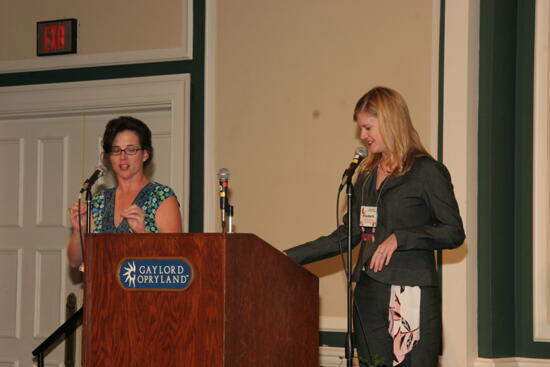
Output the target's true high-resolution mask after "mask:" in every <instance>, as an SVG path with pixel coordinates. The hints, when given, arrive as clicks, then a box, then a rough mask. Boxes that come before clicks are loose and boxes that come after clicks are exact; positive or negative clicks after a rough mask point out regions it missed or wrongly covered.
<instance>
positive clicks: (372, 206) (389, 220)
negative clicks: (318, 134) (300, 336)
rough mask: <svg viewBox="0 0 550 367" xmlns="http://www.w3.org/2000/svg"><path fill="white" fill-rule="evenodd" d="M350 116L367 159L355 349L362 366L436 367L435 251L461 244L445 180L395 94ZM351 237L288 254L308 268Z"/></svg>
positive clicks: (356, 215)
mask: <svg viewBox="0 0 550 367" xmlns="http://www.w3.org/2000/svg"><path fill="white" fill-rule="evenodd" d="M353 117H354V120H355V121H356V122H357V126H358V128H359V131H360V133H359V136H360V139H361V141H362V142H363V144H365V145H366V146H367V147H368V150H369V155H368V157H367V158H366V159H365V160H364V161H363V162H361V165H360V166H359V168H358V170H359V172H360V174H359V176H358V178H357V181H356V183H355V185H354V192H355V202H354V203H353V204H352V208H351V209H350V210H351V216H352V223H351V227H352V243H353V244H354V245H357V244H360V245H361V249H360V252H359V256H358V260H357V264H356V266H355V270H354V273H353V279H354V281H356V282H357V286H356V288H355V304H356V306H357V308H356V309H358V312H356V315H355V317H354V325H355V335H354V336H355V338H354V339H355V344H356V346H357V348H358V350H359V356H360V357H361V358H362V359H363V360H367V361H368V360H369V357H370V356H374V355H377V356H380V357H382V358H383V360H384V363H385V366H387V367H389V366H392V365H393V366H398V365H399V366H412V367H436V366H437V364H438V354H439V350H440V345H441V297H440V293H439V288H438V276H437V272H436V264H435V258H434V250H436V249H452V248H456V247H458V246H460V245H461V244H462V242H463V241H464V238H465V235H464V229H463V225H462V219H461V218H460V214H459V210H458V204H457V202H456V199H455V196H454V192H453V185H452V183H451V177H450V175H449V172H448V171H447V168H446V167H445V166H444V165H443V164H442V163H440V162H437V161H436V160H434V159H433V158H432V157H431V156H430V154H429V153H428V152H427V151H426V149H425V148H424V147H423V146H422V143H421V142H420V138H419V136H418V133H417V132H416V130H415V129H414V127H413V125H412V122H411V119H410V115H409V110H408V108H407V105H406V103H405V100H404V99H403V97H401V95H400V94H399V93H397V92H396V91H394V90H392V89H389V88H385V87H377V88H374V89H372V90H370V91H369V92H368V93H366V94H365V95H364V96H363V97H361V98H360V99H359V101H358V102H357V104H356V107H355V111H354V116H353ZM346 217H347V216H345V217H344V218H346ZM347 237H348V234H347V223H345V225H342V226H340V227H339V228H338V229H336V231H334V232H333V233H332V234H330V235H328V236H324V237H320V238H318V239H316V240H314V241H311V242H308V243H305V244H303V245H300V246H297V247H294V248H292V249H289V250H287V251H286V253H287V255H288V256H289V257H290V258H292V259H293V260H295V261H296V262H298V263H300V264H308V263H310V262H313V261H317V260H321V259H325V258H327V257H331V256H334V255H337V254H339V253H340V251H341V250H340V249H341V246H342V244H344V243H346V242H347ZM362 365H364V364H362Z"/></svg>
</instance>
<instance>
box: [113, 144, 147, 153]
mask: <svg viewBox="0 0 550 367" xmlns="http://www.w3.org/2000/svg"><path fill="white" fill-rule="evenodd" d="M140 150H143V149H142V148H139V147H135V146H133V145H129V146H127V147H126V148H125V149H122V148H120V147H117V146H114V147H111V153H110V154H111V155H120V154H121V153H122V152H124V153H126V154H127V155H136V154H137V152H139V151H140Z"/></svg>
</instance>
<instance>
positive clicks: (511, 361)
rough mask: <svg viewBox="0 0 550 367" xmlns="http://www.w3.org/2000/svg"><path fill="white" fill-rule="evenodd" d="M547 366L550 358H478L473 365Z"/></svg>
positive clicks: (490, 366) (496, 366)
mask: <svg viewBox="0 0 550 367" xmlns="http://www.w3.org/2000/svg"><path fill="white" fill-rule="evenodd" d="M542 366H545V367H548V366H550V359H536V358H494V359H488V358H478V359H476V360H475V362H474V367H542Z"/></svg>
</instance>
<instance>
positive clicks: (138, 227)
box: [120, 204, 147, 233]
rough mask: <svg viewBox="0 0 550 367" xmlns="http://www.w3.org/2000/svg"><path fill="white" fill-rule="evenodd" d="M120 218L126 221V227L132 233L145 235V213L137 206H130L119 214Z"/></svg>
mask: <svg viewBox="0 0 550 367" xmlns="http://www.w3.org/2000/svg"><path fill="white" fill-rule="evenodd" d="M120 216H121V217H122V218H125V219H126V220H127V221H128V225H129V226H130V228H131V229H132V231H133V232H134V233H146V232H147V230H146V229H145V213H144V212H143V210H142V209H141V208H140V207H139V206H137V205H135V204H134V205H130V206H129V207H128V208H126V209H124V210H123V211H122V213H120Z"/></svg>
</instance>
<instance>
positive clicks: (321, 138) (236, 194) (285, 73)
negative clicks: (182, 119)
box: [209, 0, 437, 326]
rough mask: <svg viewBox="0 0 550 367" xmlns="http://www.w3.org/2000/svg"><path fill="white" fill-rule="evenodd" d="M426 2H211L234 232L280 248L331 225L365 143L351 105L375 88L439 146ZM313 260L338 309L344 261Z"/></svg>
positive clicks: (328, 310)
mask: <svg viewBox="0 0 550 367" xmlns="http://www.w3.org/2000/svg"><path fill="white" fill-rule="evenodd" d="M432 7H433V4H432V1H431V0H422V1H420V0H419V1H414V2H403V1H397V0H391V1H375V0H368V1H365V0H353V1H351V0H350V1H346V2H335V1H332V0H304V1H298V2H295V1H257V0H232V1H223V0H221V1H218V2H217V11H216V14H217V32H216V38H217V40H216V44H217V46H216V49H215V53H216V67H215V85H216V92H215V100H216V104H215V115H216V119H215V130H214V131H215V133H214V134H215V139H216V148H215V166H216V168H221V167H227V168H228V169H230V170H231V173H232V176H231V187H232V192H231V200H232V203H233V204H234V206H235V224H236V230H237V231H238V232H252V233H255V234H257V235H259V236H260V237H262V238H264V239H265V240H267V241H268V242H269V243H271V244H272V245H274V246H275V247H278V248H279V249H285V248H287V247H290V246H293V245H297V244H299V243H301V242H304V241H307V240H310V239H313V238H315V237H317V236H319V235H322V234H327V233H329V232H330V231H331V230H332V229H333V228H334V227H335V200H336V189H337V187H338V184H339V177H340V175H341V174H342V171H343V170H344V168H345V167H346V165H347V164H348V163H349V160H350V159H351V156H352V154H353V151H354V149H355V147H356V146H358V145H359V144H360V143H359V141H358V140H357V139H356V137H355V134H356V130H355V125H354V124H353V121H352V112H353V107H354V105H355V102H356V101H357V99H358V98H359V97H360V96H361V95H362V94H364V93H365V92H366V91H367V90H369V89H370V88H372V87H373V86H376V85H386V86H390V87H392V88H395V89H397V90H398V91H400V92H401V93H402V94H403V95H404V97H405V99H406V100H407V101H408V103H409V107H410V110H411V114H412V118H413V122H414V123H415V126H416V127H417V129H418V131H419V133H420V135H421V137H422V139H423V141H424V143H425V145H426V146H427V148H428V149H430V150H431V151H432V152H434V151H435V147H434V146H433V144H431V142H432V141H433V140H434V139H433V138H434V136H432V131H433V129H434V126H433V124H435V121H433V118H432V111H433V109H434V103H435V104H436V103H437V101H436V100H435V99H434V98H433V95H434V90H433V87H432V85H433V83H434V80H436V79H434V78H437V73H436V72H435V70H436V69H435V68H436V67H437V65H433V63H432V60H433V56H434V54H433V53H436V54H437V47H433V36H434V35H433V34H432V32H433V24H434V19H433V16H432V13H433V10H432ZM209 194H212V193H209ZM343 200H344V199H343ZM210 210H212V211H213V212H215V213H216V214H217V210H216V209H214V208H210ZM308 268H309V269H310V270H311V271H312V272H314V273H315V274H317V275H319V276H320V288H321V289H320V296H321V308H322V309H321V314H322V316H324V317H325V318H326V317H329V318H330V317H336V318H338V317H344V316H345V314H346V311H345V310H346V308H345V302H346V298H345V279H344V277H343V275H342V272H341V268H342V267H341V265H340V263H339V260H338V259H332V260H326V261H323V262H320V263H317V264H314V265H311V266H309V267H308ZM344 326H345V325H344Z"/></svg>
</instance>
